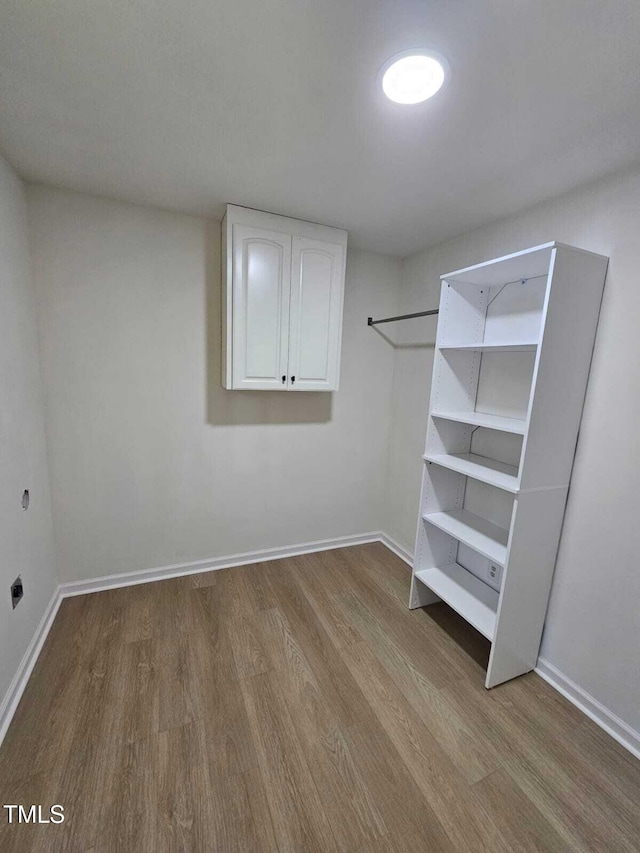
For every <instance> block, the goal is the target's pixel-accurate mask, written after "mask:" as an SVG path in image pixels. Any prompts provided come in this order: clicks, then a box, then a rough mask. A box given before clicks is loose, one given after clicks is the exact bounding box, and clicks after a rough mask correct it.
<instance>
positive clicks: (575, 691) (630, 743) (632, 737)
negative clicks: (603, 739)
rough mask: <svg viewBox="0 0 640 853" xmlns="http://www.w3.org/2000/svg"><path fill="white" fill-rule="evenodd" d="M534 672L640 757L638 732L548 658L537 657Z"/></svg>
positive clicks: (639, 736)
mask: <svg viewBox="0 0 640 853" xmlns="http://www.w3.org/2000/svg"><path fill="white" fill-rule="evenodd" d="M535 672H537V674H538V675H539V676H540V678H544V680H545V681H546V682H547V683H548V684H550V685H551V686H552V687H553V688H554V689H555V690H557V691H558V693H562V695H563V696H564V697H565V699H568V700H569V702H571V703H572V704H573V705H575V706H576V707H577V708H579V709H580V710H581V711H582V713H583V714H586V715H587V717H589V718H590V719H592V720H593V722H594V723H596V724H597V725H598V726H600V728H601V729H604V730H605V732H607V733H608V734H610V735H611V737H612V738H614V739H615V740H617V741H618V743H619V744H621V745H622V746H624V747H625V749H628V750H629V752H630V753H632V754H633V755H635V757H636V758H640V732H637V731H635V730H634V729H632V728H631V726H629V725H627V723H625V722H624V720H621V719H620V717H617V716H616V715H615V714H614V713H613V712H612V711H610V710H609V709H608V708H605V706H604V705H603V704H601V703H600V702H598V700H597V699H594V698H593V696H591V695H590V694H589V693H587V692H586V690H583V689H582V687H580V686H579V685H578V684H576V683H575V681H572V680H571V679H570V678H567V676H566V675H564V674H563V673H562V672H560V670H559V669H557V668H556V667H555V666H554V665H553V664H552V663H549V661H548V660H545V659H544V658H538V663H537V665H536V668H535Z"/></svg>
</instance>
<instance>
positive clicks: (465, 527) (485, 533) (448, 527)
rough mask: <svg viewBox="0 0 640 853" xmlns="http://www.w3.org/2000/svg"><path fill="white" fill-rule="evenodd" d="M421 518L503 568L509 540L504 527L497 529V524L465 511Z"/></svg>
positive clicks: (434, 514)
mask: <svg viewBox="0 0 640 853" xmlns="http://www.w3.org/2000/svg"><path fill="white" fill-rule="evenodd" d="M422 517H423V518H424V520H425V521H427V522H428V523H429V524H433V526H434V527H438V528H439V529H440V530H444V532H445V533H448V534H449V535H450V536H453V537H454V539H457V540H458V542H462V543H463V544H464V545H468V546H469V547H470V548H473V550H474V551H477V552H478V553H479V554H482V556H483V557H486V558H487V559H488V560H491V562H492V563H496V564H497V565H498V566H501V567H502V568H504V564H505V563H506V560H507V540H508V539H509V531H508V530H505V529H504V527H498V525H497V524H493V522H491V521H487V519H486V518H482V517H481V516H479V515H475V514H474V513H472V512H469V511H468V510H466V509H452V510H447V512H432V513H429V514H428V515H423V516H422Z"/></svg>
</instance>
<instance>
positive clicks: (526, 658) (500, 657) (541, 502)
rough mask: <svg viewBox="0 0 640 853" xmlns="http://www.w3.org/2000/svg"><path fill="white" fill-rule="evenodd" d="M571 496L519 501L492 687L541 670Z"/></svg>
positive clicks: (526, 496)
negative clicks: (539, 664) (538, 665)
mask: <svg viewBox="0 0 640 853" xmlns="http://www.w3.org/2000/svg"><path fill="white" fill-rule="evenodd" d="M567 492H568V489H567V488H558V489H549V490H546V491H542V492H525V493H523V494H520V495H518V496H517V497H516V499H515V501H514V507H513V518H512V522H511V532H510V536H509V542H508V545H507V564H506V566H505V570H504V576H503V580H502V592H501V594H500V602H499V604H498V614H497V622H496V631H495V637H494V641H493V645H492V647H491V655H490V657H489V667H488V669H487V680H486V686H487V687H494V686H495V685H496V684H501V683H502V682H503V681H508V680H509V679H511V678H515V677H516V676H518V675H523V674H524V673H525V672H529V671H530V670H532V669H533V668H534V666H535V665H536V660H537V658H538V650H539V648H540V640H541V637H542V629H543V626H544V619H545V615H546V612H547V603H548V601H549V593H550V591H551V582H552V580H553V571H554V568H555V562H556V555H557V552H558V544H559V542H560V532H561V530H562V520H563V517H564V509H565V504H566V500H567Z"/></svg>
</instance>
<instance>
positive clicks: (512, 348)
mask: <svg viewBox="0 0 640 853" xmlns="http://www.w3.org/2000/svg"><path fill="white" fill-rule="evenodd" d="M537 348H538V342H537V341H520V342H518V341H508V342H507V343H503V344H485V343H483V342H480V343H477V344H440V345H439V347H438V349H441V350H456V351H461V350H462V351H465V350H468V351H470V352H535V351H536V349H537Z"/></svg>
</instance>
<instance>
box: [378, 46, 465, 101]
mask: <svg viewBox="0 0 640 853" xmlns="http://www.w3.org/2000/svg"><path fill="white" fill-rule="evenodd" d="M448 71H449V63H448V62H447V60H446V59H445V58H444V57H443V56H440V55H439V54H437V53H435V52H434V51H431V50H420V49H414V50H403V51H402V53H396V54H395V55H394V56H392V57H391V58H390V59H388V60H387V61H386V62H385V64H384V65H383V66H382V68H381V69H380V74H379V78H380V81H381V85H382V91H383V92H384V93H385V95H386V96H387V98H389V99H390V100H392V101H395V102H396V103H397V104H420V103H422V101H427V100H428V99H429V98H432V97H433V96H434V95H435V94H436V92H439V91H440V89H441V88H442V86H443V84H444V82H445V80H446V79H447V76H448Z"/></svg>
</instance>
